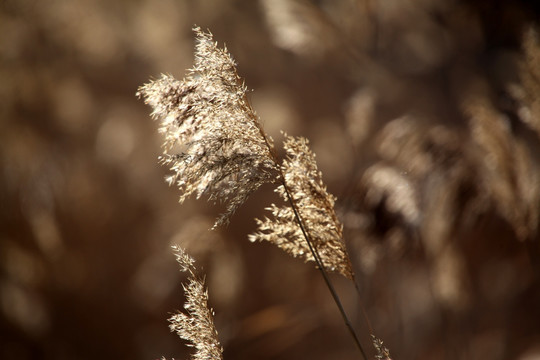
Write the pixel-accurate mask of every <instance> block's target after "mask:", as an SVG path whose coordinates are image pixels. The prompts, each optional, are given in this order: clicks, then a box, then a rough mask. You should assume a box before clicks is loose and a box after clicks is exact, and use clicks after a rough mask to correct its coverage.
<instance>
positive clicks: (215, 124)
mask: <svg viewBox="0 0 540 360" xmlns="http://www.w3.org/2000/svg"><path fill="white" fill-rule="evenodd" d="M194 31H195V33H196V35H197V45H196V49H195V64H194V67H193V69H191V70H190V71H189V73H188V75H187V77H186V78H185V79H184V80H182V81H178V80H176V79H174V78H173V77H172V76H170V75H162V76H161V78H159V79H158V80H155V81H152V82H150V83H148V84H146V85H144V86H141V87H140V88H139V91H138V95H139V96H141V97H143V98H144V101H145V103H147V104H149V105H150V106H152V107H153V112H152V116H153V117H154V118H157V119H159V120H160V121H161V128H160V131H161V132H162V133H163V134H164V135H165V143H164V154H163V157H162V162H163V163H164V164H166V165H168V166H169V167H170V169H171V171H172V175H171V176H170V177H169V178H168V181H169V183H170V184H173V183H176V184H177V185H178V187H179V188H180V189H181V190H182V195H181V196H180V202H183V201H184V200H185V199H187V198H188V197H189V196H191V195H192V194H195V195H196V196H197V198H199V197H201V196H202V195H207V196H208V197H209V199H210V200H214V201H219V202H224V203H226V204H227V205H226V206H227V207H226V210H225V212H224V213H223V214H222V215H221V216H220V217H219V218H218V219H217V221H216V223H215V225H214V226H217V225H221V224H223V223H225V222H227V221H228V219H229V217H230V215H231V214H232V213H234V211H235V210H236V209H237V208H238V207H239V206H240V205H241V204H242V203H244V202H245V201H246V199H247V198H248V196H249V195H250V194H251V193H252V192H253V191H255V190H256V189H257V188H259V186H261V185H262V184H264V183H266V182H270V181H272V180H273V179H274V178H275V176H276V163H275V160H274V157H273V155H272V144H271V139H270V138H269V137H267V136H266V135H265V133H264V132H263V131H262V129H261V127H260V125H259V123H258V118H257V116H256V115H255V112H254V111H253V109H252V108H251V105H250V104H249V102H248V100H247V97H246V87H245V86H244V84H243V83H242V81H241V79H240V77H239V76H238V74H237V72H236V67H235V66H236V64H235V62H234V60H233V59H232V57H231V56H230V55H229V53H228V52H227V50H226V49H220V48H218V47H217V44H216V43H215V42H214V41H213V39H212V35H211V34H210V33H205V32H203V31H201V29H200V28H195V29H194Z"/></svg>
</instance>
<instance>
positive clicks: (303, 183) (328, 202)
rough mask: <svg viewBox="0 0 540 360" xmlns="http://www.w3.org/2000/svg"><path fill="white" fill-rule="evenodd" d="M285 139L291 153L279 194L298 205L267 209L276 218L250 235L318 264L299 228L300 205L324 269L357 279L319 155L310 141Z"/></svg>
mask: <svg viewBox="0 0 540 360" xmlns="http://www.w3.org/2000/svg"><path fill="white" fill-rule="evenodd" d="M285 137H286V139H285V142H284V145H283V147H284V148H285V150H286V151H287V158H286V159H284V160H283V164H282V166H281V169H282V173H283V178H284V184H286V185H284V184H282V185H280V186H278V187H277V189H276V192H278V193H279V194H280V195H281V197H282V198H283V200H284V201H285V202H288V201H289V200H290V201H291V203H293V204H294V205H291V206H289V204H287V205H286V206H283V207H278V206H276V205H274V204H272V205H271V206H270V207H269V208H267V210H269V211H271V212H272V215H273V219H269V218H266V219H264V220H259V219H256V221H257V225H258V227H259V230H258V232H256V233H255V234H252V235H250V236H249V239H250V240H251V241H269V242H271V243H273V244H275V245H276V246H278V247H279V248H281V249H283V250H284V251H285V252H287V253H288V254H290V255H292V256H294V257H299V258H303V259H304V260H305V261H315V259H314V257H313V254H312V253H311V251H310V249H309V245H308V243H307V241H306V239H305V238H304V234H303V233H302V229H301V228H300V226H298V225H299V224H298V223H297V221H298V219H297V218H296V215H295V213H294V209H293V208H292V206H296V208H297V211H298V213H299V215H300V218H301V221H302V222H303V226H304V227H305V229H306V232H307V233H308V234H309V237H310V239H309V240H310V241H311V243H312V245H313V246H314V248H315V249H316V250H317V252H318V254H319V256H320V258H321V261H322V264H323V266H324V268H325V269H326V270H328V271H335V272H338V273H340V274H341V275H343V276H345V277H347V278H349V279H353V271H352V268H351V263H350V260H349V257H348V255H347V249H346V247H345V243H344V241H343V226H342V225H341V223H340V222H339V220H338V218H337V216H336V213H335V210H334V203H335V200H336V199H335V197H334V196H332V195H331V194H329V193H328V192H327V191H326V186H325V185H324V183H323V181H322V174H321V172H320V171H319V170H318V169H317V164H316V162H315V154H314V153H313V152H311V150H310V149H309V147H308V140H307V139H305V138H301V137H299V138H294V137H292V136H287V135H285ZM285 186H287V187H288V191H287V190H286V188H285ZM289 196H290V197H291V198H290V199H289Z"/></svg>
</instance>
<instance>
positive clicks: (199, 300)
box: [169, 246, 223, 360]
mask: <svg viewBox="0 0 540 360" xmlns="http://www.w3.org/2000/svg"><path fill="white" fill-rule="evenodd" d="M172 248H173V252H174V254H175V256H176V260H177V261H178V264H180V271H182V272H187V273H188V276H189V279H188V283H187V284H185V285H183V287H184V292H185V294H186V303H185V305H184V308H185V309H186V310H187V314H185V313H182V312H178V313H176V314H174V315H173V316H172V317H171V318H169V321H170V323H171V325H170V326H169V327H170V329H171V331H174V332H176V333H177V334H178V336H179V337H181V338H182V339H184V340H187V341H189V342H190V343H191V345H190V346H193V347H195V348H196V349H197V351H196V352H195V353H194V354H193V355H192V359H194V360H222V359H223V348H222V347H221V345H220V343H219V340H218V334H217V331H216V328H215V327H214V313H213V311H212V310H211V309H210V308H209V307H208V291H207V290H206V289H205V285H204V280H202V279H199V278H197V276H196V275H195V267H194V264H195V260H194V259H193V258H192V257H191V256H189V255H188V254H187V253H186V252H185V251H184V250H183V249H181V248H180V247H178V246H173V247H172Z"/></svg>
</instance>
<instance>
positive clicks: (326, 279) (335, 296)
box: [281, 174, 367, 360]
mask: <svg viewBox="0 0 540 360" xmlns="http://www.w3.org/2000/svg"><path fill="white" fill-rule="evenodd" d="M281 184H282V185H283V187H284V188H285V192H286V193H287V198H288V199H289V203H290V205H291V208H292V209H293V212H294V216H295V217H296V221H297V222H298V225H299V226H300V229H301V230H302V235H303V236H304V238H305V239H306V242H307V244H308V247H309V250H310V251H311V254H312V255H313V258H314V259H315V262H316V263H317V267H318V268H319V271H320V272H321V275H322V277H323V278H324V282H325V283H326V286H327V287H328V290H329V291H330V294H331V295H332V298H333V299H334V302H335V303H336V305H337V307H338V309H339V312H340V313H341V317H342V318H343V321H344V322H345V325H346V326H347V328H348V329H349V333H350V334H351V336H352V337H353V339H354V342H355V344H356V346H357V347H358V349H359V350H360V352H361V353H362V357H363V358H364V360H367V356H366V353H365V351H364V348H363V347H362V345H361V344H360V340H359V339H358V336H357V335H356V332H355V331H354V328H353V327H352V324H351V322H350V321H349V318H348V316H347V314H346V313H345V309H344V308H343V305H342V304H341V300H340V299H339V296H338V294H337V292H336V290H335V289H334V286H333V285H332V282H331V281H330V278H329V277H328V273H327V272H326V270H325V268H324V265H323V263H322V260H321V258H320V256H319V253H318V252H317V249H315V247H314V246H313V243H312V242H311V240H310V237H309V235H308V232H307V231H306V229H305V226H304V223H303V221H302V218H301V217H300V214H299V213H298V209H297V208H296V204H295V203H294V201H293V198H292V195H291V193H290V191H289V188H288V186H287V184H286V183H285V178H284V177H283V174H282V177H281Z"/></svg>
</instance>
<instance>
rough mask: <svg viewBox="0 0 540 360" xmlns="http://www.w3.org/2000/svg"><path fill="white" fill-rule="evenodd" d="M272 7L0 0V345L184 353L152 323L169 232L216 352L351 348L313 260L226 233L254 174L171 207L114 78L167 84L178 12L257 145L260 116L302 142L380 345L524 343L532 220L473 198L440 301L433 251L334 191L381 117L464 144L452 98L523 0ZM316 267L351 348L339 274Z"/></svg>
mask: <svg viewBox="0 0 540 360" xmlns="http://www.w3.org/2000/svg"><path fill="white" fill-rule="evenodd" d="M286 3H287V1H275V2H272V1H266V2H256V1H240V0H239V1H234V0H216V1H210V0H200V1H189V0H176V1H173V0H158V1H150V0H138V1H127V0H124V1H105V0H103V1H90V0H80V1H62V0H56V1H54V0H51V1H30V0H27V1H25V0H12V1H9V0H3V1H0V104H1V105H0V358H1V359H98V358H99V359H157V358H160V357H161V356H165V357H167V358H172V357H176V358H188V356H189V355H188V352H189V350H190V349H189V348H186V347H185V346H184V343H183V342H182V340H180V339H179V338H178V337H176V335H174V334H172V333H170V332H169V331H168V324H167V320H166V319H167V318H168V316H169V314H170V313H171V312H174V311H175V310H176V309H179V308H181V306H182V303H183V297H182V296H183V295H182V289H181V285H180V284H181V281H182V279H183V278H182V275H181V274H180V273H179V272H178V270H177V266H176V264H175V262H174V257H173V255H172V253H171V252H170V245H171V244H173V243H179V244H181V245H182V246H184V247H186V248H187V249H188V251H189V252H190V253H191V254H192V255H193V256H194V257H195V258H196V259H197V261H198V266H199V268H200V269H201V273H204V274H206V280H207V283H208V286H209V293H210V301H211V303H212V306H213V308H214V309H215V311H216V326H217V328H218V331H219V334H220V339H221V341H222V344H223V345H224V348H225V353H224V356H225V359H229V360H231V359H313V360H315V359H352V358H359V354H358V353H357V351H356V349H355V348H354V345H353V343H352V341H351V340H350V338H349V337H348V336H349V335H348V334H347V331H346V329H345V327H344V326H343V324H342V322H341V320H340V317H339V314H338V312H337V311H336V309H335V307H334V305H333V303H332V301H331V298H330V295H329V294H328V293H327V291H326V289H325V287H324V284H323V282H322V280H321V279H320V277H319V275H318V273H317V272H316V271H315V270H314V269H313V267H312V266H311V265H305V264H303V263H302V262H301V261H298V260H295V259H291V258H288V257H287V256H286V255H285V254H284V253H281V252H280V251H279V250H278V249H276V248H274V247H272V246H271V245H268V244H251V243H249V242H248V241H247V234H249V233H250V232H251V231H253V230H254V227H255V224H254V221H253V218H254V217H255V216H259V217H260V216H262V214H263V209H264V207H265V206H267V205H268V204H269V203H270V202H272V201H277V199H275V198H274V197H273V196H274V195H273V194H272V189H271V188H270V187H265V188H263V189H261V190H260V191H259V192H258V193H256V194H255V195H253V196H252V198H251V199H250V200H249V201H248V203H247V204H245V205H244V207H242V208H241V209H240V210H239V211H238V212H237V213H236V215H235V216H234V217H233V219H232V222H231V224H230V225H229V226H228V227H226V228H222V229H219V230H218V231H216V232H209V231H208V228H210V227H211V224H212V222H213V219H214V217H215V215H216V214H217V213H218V212H219V207H217V208H216V207H214V206H212V205H211V204H208V203H206V202H205V201H198V202H197V201H188V202H187V203H186V204H184V205H181V206H180V205H178V203H177V198H178V196H179V193H178V190H177V189H175V188H169V187H168V186H167V185H166V184H165V182H164V181H163V178H164V176H165V174H166V173H167V170H166V169H164V168H163V167H161V166H159V165H158V163H157V158H158V156H159V154H160V143H161V139H160V135H159V134H157V132H156V129H157V126H158V125H157V123H155V122H153V121H152V120H151V119H150V118H149V112H150V109H149V108H148V107H146V106H144V104H143V103H142V101H140V100H138V99H137V98H136V97H135V92H136V90H137V87H138V86H140V85H142V84H143V83H145V82H147V81H149V79H150V78H152V77H157V76H159V74H160V73H170V74H173V75H174V76H175V77H177V78H179V79H180V78H182V77H183V74H184V71H185V70H184V69H186V68H188V67H190V66H191V63H192V57H193V34H192V32H191V28H192V27H193V26H194V25H195V24H196V25H199V26H201V27H202V28H203V29H206V28H208V29H210V30H211V31H212V32H213V33H214V35H215V38H216V40H218V41H219V42H220V44H223V43H226V45H227V48H228V49H229V51H230V52H231V53H232V54H233V56H234V58H235V59H236V61H237V62H238V64H239V65H238V70H239V73H240V74H241V76H243V77H244V78H245V80H246V84H247V86H248V87H249V88H251V89H254V91H253V92H252V93H251V94H250V97H251V100H252V103H253V107H254V108H255V110H256V111H257V112H258V114H259V115H260V116H261V119H262V122H263V124H264V127H265V128H266V130H267V131H268V132H269V133H270V134H271V135H272V136H273V137H274V139H275V140H276V143H277V144H278V145H279V144H280V143H281V139H282V136H281V135H280V132H279V131H280V130H284V131H286V132H287V133H289V134H293V135H302V136H305V137H307V138H309V139H310V141H311V144H312V147H313V149H314V151H315V153H316V154H317V160H318V162H319V166H320V168H321V170H322V172H323V175H324V178H325V180H326V181H327V182H328V185H329V190H330V192H332V193H334V194H335V195H337V196H338V198H339V202H338V210H339V212H340V214H341V215H342V216H343V218H344V221H345V224H346V234H347V239H348V241H349V242H348V246H349V247H350V249H351V254H352V258H353V260H354V262H355V264H356V272H357V277H358V282H359V284H360V289H361V290H362V291H361V296H360V299H361V301H362V302H363V304H364V306H365V307H366V309H367V311H368V314H369V316H370V319H371V323H372V325H373V327H374V329H375V332H376V335H377V336H379V337H380V338H382V339H383V340H384V341H385V344H386V345H387V346H388V347H389V348H390V350H391V353H392V354H393V358H394V359H536V358H538V357H539V356H540V305H539V304H540V290H539V280H538V272H536V273H535V268H536V269H538V266H539V263H538V236H537V235H536V234H532V235H531V234H530V235H529V237H528V238H527V239H526V240H525V241H523V240H519V239H518V238H517V236H516V235H515V232H514V229H513V228H512V226H511V224H509V223H508V221H506V220H505V219H504V217H503V216H501V215H500V214H498V212H497V211H496V210H494V209H492V208H491V207H490V205H486V206H485V207H484V208H483V210H482V211H481V213H482V216H481V217H479V218H478V219H475V220H474V221H473V222H472V225H469V226H463V227H461V225H459V227H458V228H457V229H458V230H456V231H455V233H456V234H457V235H455V234H454V236H453V238H454V239H455V241H456V244H457V245H456V249H457V250H456V251H458V253H459V254H460V259H461V260H460V261H462V262H463V263H464V264H465V265H464V268H465V270H464V272H463V273H462V274H463V275H464V277H463V278H459V279H457V280H456V279H454V280H455V282H457V284H458V285H456V286H455V287H453V288H452V287H451V288H452V289H454V290H455V289H458V290H459V291H458V290H456V291H457V294H458V295H457V298H458V300H456V301H455V302H452V301H449V302H446V303H441V302H440V301H439V300H438V299H439V298H437V296H435V295H434V294H433V291H434V290H433V288H434V287H437V286H438V285H437V283H436V282H437V281H439V280H440V279H439V278H438V277H436V276H433V274H434V270H433V264H434V263H435V264H437V263H438V262H439V259H437V258H436V257H435V258H433V257H432V258H429V256H427V255H426V253H425V250H424V249H423V247H422V246H421V245H419V243H418V241H417V238H416V236H414V233H415V231H414V229H411V228H410V224H405V225H403V222H402V221H401V220H400V219H396V218H395V217H392V216H390V215H391V214H390V213H391V212H389V211H387V209H386V210H385V208H384V207H369V206H366V205H365V203H364V202H365V198H364V195H363V193H361V192H358V191H357V186H356V184H357V183H358V182H359V181H360V180H359V179H360V178H361V177H362V174H363V171H364V170H365V169H366V168H367V167H368V166H369V165H371V164H373V163H375V162H377V161H379V157H380V155H379V154H378V153H377V150H376V147H377V144H376V141H374V140H373V139H374V138H373V136H375V135H376V134H378V133H379V132H380V130H381V129H382V128H383V126H384V125H385V124H387V123H388V122H390V121H391V120H393V119H396V118H399V117H401V116H404V115H407V116H411V117H413V118H414V119H421V120H419V122H420V123H421V124H422V126H420V128H421V129H422V128H425V127H426V126H431V125H433V124H442V125H444V126H448V127H449V128H452V129H453V131H455V133H456V134H458V135H459V136H460V138H461V136H464V137H466V134H467V132H468V128H467V121H468V120H467V118H466V116H464V115H463V113H462V111H461V108H460V105H459V101H460V96H458V95H459V94H463V93H465V92H466V91H465V90H466V89H469V87H470V86H469V85H470V84H469V83H468V80H470V79H471V78H476V77H477V78H480V79H483V80H484V81H485V84H487V85H486V86H487V87H488V88H489V89H490V93H492V94H500V93H501V91H502V89H504V86H505V85H506V84H507V83H509V82H512V81H515V80H516V79H517V75H516V73H517V71H516V65H515V64H516V62H517V60H516V59H519V57H520V55H519V54H520V51H521V50H520V43H521V39H522V35H523V33H524V29H525V28H526V26H527V25H528V24H531V23H533V24H534V23H535V22H537V21H538V10H539V9H538V5H534V2H530V3H529V2H524V1H521V2H520V1H513V2H510V1H508V2H504V1H471V2H459V1H450V0H448V1H445V0H439V1H437V0H411V1H407V2H401V1H382V2H380V1H379V2H377V1H368V0H359V1H352V0H350V1H313V2H311V3H310V2H307V1H304V2H301V1H300V2H298V1H297V2H294V3H295V5H294V7H293V8H292V10H291V8H287V6H285V5H286ZM284 4H285V5H284ZM287 9H288V10H287ZM298 29H300V30H303V32H302V31H300V35H297V34H298ZM276 31H284V33H285V35H284V38H279V37H276V36H275V34H276ZM295 34H296V35H295ZM355 96H356V97H355ZM353 99H360V100H358V101H357V102H356V103H355V102H354V101H353ZM494 99H495V101H494V102H495V103H496V104H497V106H499V108H498V109H501V108H504V101H505V99H506V98H505V97H504V96H502V95H501V97H497V96H495V97H494ZM354 104H357V106H356V107H354ZM362 104H363V105H362ZM501 104H503V105H501ZM362 106H363V107H362ZM354 109H356V110H354ZM354 111H357V112H358V113H359V115H354V114H355V113H354ZM351 119H352V120H351ZM351 122H352V125H351ZM355 124H356V125H355ZM350 126H353V127H352V128H351V127H350ZM355 126H356V127H355ZM351 129H360V130H361V131H359V133H355V132H354V131H352V130H351ZM463 134H465V135H463ZM527 134H528V135H527ZM527 134H526V135H527V136H526V137H527V139H530V141H529V142H528V143H527V144H528V145H529V146H530V149H531V153H532V154H533V156H532V158H533V160H534V162H535V164H536V166H538V138H536V137H535V136H533V133H527ZM428 152H429V151H428ZM457 154H458V156H461V155H463V154H461V153H460V152H459V151H458V152H457ZM464 156H465V155H464ZM412 160H413V159H411V161H412ZM426 186H427V185H426ZM426 191H427V190H426ZM432 192H434V193H437V192H436V190H432ZM427 193H428V194H429V192H427ZM434 196H435V195H434ZM464 196H465V197H467V195H464ZM509 206H510V205H509ZM456 209H459V207H456ZM357 210H358V213H359V214H360V215H359V216H360V221H359V223H360V225H358V226H357V227H354V226H350V227H349V226H348V224H355V222H354V221H353V220H354V219H353V218H354V215H355V214H357V213H355V211H357ZM452 218H453V219H454V218H455V217H452ZM347 219H349V221H347ZM350 219H353V220H350ZM533 220H534V219H533ZM449 221H450V219H449ZM366 222H367V223H368V225H365V224H366ZM362 224H364V225H365V226H364V225H362ZM459 224H461V223H459ZM395 229H397V230H399V231H394V230H395ZM403 229H405V230H403ZM402 230H403V231H402ZM396 234H398V235H396ZM359 238H361V239H363V240H359ZM396 239H397V240H396ZM415 239H416V240H415ZM535 246H536V247H535ZM441 261H442V260H441ZM333 279H334V281H335V284H336V287H337V289H338V291H339V292H340V294H341V296H342V297H343V301H344V303H345V306H346V308H347V311H348V312H349V313H350V315H351V318H352V319H353V321H354V323H355V327H356V328H358V329H359V334H360V336H361V338H362V342H363V343H364V345H365V347H366V348H367V349H368V353H369V354H371V355H372V354H373V350H372V349H371V348H370V347H369V346H370V345H369V337H368V332H367V330H366V326H365V324H364V322H363V321H362V320H361V317H360V313H359V311H360V310H359V306H358V301H359V298H358V296H357V295H356V294H355V292H354V288H353V287H352V286H351V284H349V283H348V282H346V281H345V280H342V279H340V278H337V277H335V278H333ZM438 279H439V280H438ZM451 280H452V279H451ZM440 281H442V280H440ZM443 285H444V284H443ZM443 287H444V286H443ZM446 300H448V299H446Z"/></svg>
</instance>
